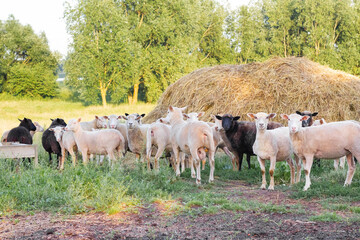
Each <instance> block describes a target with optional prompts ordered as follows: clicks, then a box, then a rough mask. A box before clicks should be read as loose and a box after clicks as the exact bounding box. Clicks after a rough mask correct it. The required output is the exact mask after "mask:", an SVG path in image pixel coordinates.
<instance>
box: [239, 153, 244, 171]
mask: <svg viewBox="0 0 360 240" xmlns="http://www.w3.org/2000/svg"><path fill="white" fill-rule="evenodd" d="M242 161H243V153H240V154H239V171H241V165H242Z"/></svg>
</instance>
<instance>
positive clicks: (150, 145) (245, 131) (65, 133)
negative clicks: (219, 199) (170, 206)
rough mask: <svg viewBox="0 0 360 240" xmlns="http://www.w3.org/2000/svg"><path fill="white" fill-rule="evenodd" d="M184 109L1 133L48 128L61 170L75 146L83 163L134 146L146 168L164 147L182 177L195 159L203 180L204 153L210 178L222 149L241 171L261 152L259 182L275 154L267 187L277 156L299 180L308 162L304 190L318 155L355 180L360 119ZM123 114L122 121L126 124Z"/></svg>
mask: <svg viewBox="0 0 360 240" xmlns="http://www.w3.org/2000/svg"><path fill="white" fill-rule="evenodd" d="M185 109H186V107H185V108H177V107H172V106H170V107H169V109H168V113H167V116H166V117H165V118H161V119H158V120H157V121H156V122H154V123H152V124H142V122H141V119H142V118H143V117H144V116H145V114H142V115H139V114H137V113H134V114H125V115H124V116H117V115H110V116H102V117H98V116H95V119H94V120H92V121H89V122H81V118H79V119H72V120H70V121H69V122H68V124H66V123H65V121H64V120H63V119H60V118H56V119H51V120H52V123H51V125H50V127H49V128H48V129H46V130H45V131H44V129H43V128H42V127H41V126H40V125H39V124H37V123H36V122H34V123H35V124H34V123H33V122H32V121H31V120H30V119H27V118H24V119H23V120H20V125H19V127H16V128H13V129H11V130H10V131H7V132H5V133H4V134H3V137H2V141H5V142H6V141H7V142H20V143H25V144H32V136H33V135H34V133H35V132H37V131H44V133H43V136H42V145H43V147H44V149H45V150H46V151H47V152H48V153H49V160H50V161H51V154H52V153H55V154H56V155H57V157H58V159H59V169H63V168H64V160H65V156H66V151H67V152H69V153H70V155H71V156H72V161H73V164H74V165H75V164H76V151H79V152H81V154H82V158H83V163H84V164H86V163H87V162H88V159H89V157H91V156H90V155H94V154H96V155H103V156H104V155H106V156H108V157H109V161H110V163H111V162H113V161H115V160H116V159H117V158H120V157H121V155H122V156H124V155H125V154H126V153H127V151H130V152H132V153H134V154H136V158H137V159H144V158H146V160H147V166H148V169H150V168H151V163H150V158H151V156H155V161H154V167H155V169H159V163H158V160H159V158H160V157H161V156H162V155H163V153H164V152H165V155H166V156H167V157H168V158H169V161H170V163H171V164H172V166H173V168H174V170H175V172H176V175H177V176H179V175H180V174H181V172H183V171H184V170H185V167H186V166H190V168H191V176H192V177H193V178H196V184H200V183H201V175H200V173H201V169H200V168H201V162H202V163H203V169H204V166H205V160H206V158H208V160H209V164H210V176H209V182H212V181H214V170H215V158H214V155H215V152H216V150H217V149H218V148H221V149H223V151H224V152H225V153H226V154H227V155H228V156H229V157H230V159H231V160H232V164H233V169H234V170H236V169H238V170H241V164H242V159H243V154H246V155H247V161H248V166H249V168H250V156H252V155H257V158H258V161H259V164H260V168H261V172H262V185H261V188H262V189H265V188H266V185H267V182H266V178H265V160H270V169H269V173H270V185H269V188H268V189H270V190H273V189H274V170H275V164H276V162H277V161H286V162H287V163H288V164H289V166H290V169H291V171H290V172H291V184H293V183H295V182H299V181H300V175H301V162H302V163H303V169H304V172H305V186H304V191H305V190H307V189H308V188H309V187H310V184H311V181H310V171H311V167H312V164H313V159H314V158H316V159H337V160H336V162H335V164H334V166H335V167H336V168H337V164H338V161H339V160H338V159H339V158H342V159H344V158H345V157H346V159H347V163H348V172H347V177H346V180H345V185H350V184H351V181H352V178H353V175H354V173H355V167H356V166H355V160H354V158H357V159H360V144H359V143H360V124H359V123H358V122H356V121H342V122H332V123H326V122H325V121H324V120H323V119H321V120H316V121H313V119H312V117H313V116H316V114H317V113H310V112H296V114H290V115H286V114H282V115H281V117H282V118H283V119H285V120H287V121H288V127H284V126H283V125H282V124H280V123H276V122H270V119H272V118H274V117H275V116H276V114H275V113H271V114H267V113H262V112H260V113H257V114H253V113H248V116H249V117H250V118H251V119H254V120H255V122H248V121H238V120H239V118H240V117H238V116H236V117H233V116H232V115H230V114H225V115H223V116H220V115H216V116H213V118H214V121H215V122H214V123H212V122H203V121H199V119H198V118H199V117H201V116H202V114H203V113H188V114H187V113H184V111H185ZM120 119H123V120H125V123H121V122H120ZM310 126H311V127H310ZM293 156H294V159H293ZM186 158H187V161H185V159H186ZM293 160H295V161H293ZM343 164H344V161H342V164H341V165H342V166H343ZM180 165H181V171H180ZM295 167H296V172H297V174H296V178H295ZM195 169H196V171H195Z"/></svg>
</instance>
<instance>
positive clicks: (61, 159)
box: [59, 147, 66, 170]
mask: <svg viewBox="0 0 360 240" xmlns="http://www.w3.org/2000/svg"><path fill="white" fill-rule="evenodd" d="M65 156H66V155H65V148H64V147H62V148H61V157H60V162H59V169H60V170H63V169H64V162H65Z"/></svg>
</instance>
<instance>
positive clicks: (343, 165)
mask: <svg viewBox="0 0 360 240" xmlns="http://www.w3.org/2000/svg"><path fill="white" fill-rule="evenodd" d="M345 161H346V156H344V157H342V158H340V168H342V169H344V167H345ZM354 162H355V161H354Z"/></svg>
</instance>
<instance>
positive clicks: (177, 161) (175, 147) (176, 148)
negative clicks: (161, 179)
mask: <svg viewBox="0 0 360 240" xmlns="http://www.w3.org/2000/svg"><path fill="white" fill-rule="evenodd" d="M172 147H173V152H174V155H175V165H176V176H177V177H178V176H180V156H179V155H180V151H179V148H178V146H177V145H173V146H172Z"/></svg>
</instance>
